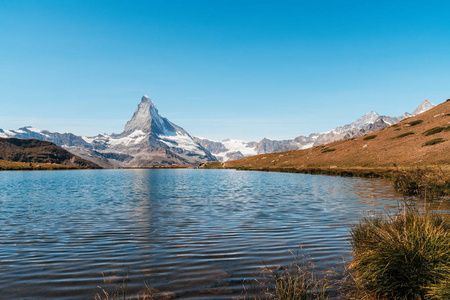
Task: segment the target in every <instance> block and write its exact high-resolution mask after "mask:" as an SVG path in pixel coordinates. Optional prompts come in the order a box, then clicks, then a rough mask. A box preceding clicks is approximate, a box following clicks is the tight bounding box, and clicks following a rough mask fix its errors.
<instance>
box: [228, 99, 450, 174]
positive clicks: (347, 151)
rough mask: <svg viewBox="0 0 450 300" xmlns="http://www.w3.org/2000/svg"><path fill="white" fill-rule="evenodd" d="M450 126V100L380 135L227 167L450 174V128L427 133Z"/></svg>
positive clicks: (264, 156)
mask: <svg viewBox="0 0 450 300" xmlns="http://www.w3.org/2000/svg"><path fill="white" fill-rule="evenodd" d="M449 125H450V102H444V103H442V104H440V105H438V106H436V107H434V108H433V109H431V110H429V111H427V112H425V113H422V114H420V115H417V116H415V117H411V118H408V119H405V120H403V121H401V122H399V123H398V124H395V125H393V126H390V127H386V128H383V129H381V130H378V131H376V132H374V133H371V134H370V135H371V136H374V135H375V136H376V138H371V139H370V138H369V139H368V138H367V136H362V137H357V138H352V139H346V140H341V141H337V142H334V143H330V144H327V145H323V146H318V147H313V148H310V149H305V150H295V151H288V152H282V153H270V154H262V155H255V156H251V157H246V158H243V159H240V160H235V161H230V162H226V163H225V164H224V167H225V168H243V169H253V170H261V169H287V168H295V169H308V168H332V169H348V168H367V169H380V168H381V169H384V168H387V169H392V168H394V169H396V168H397V167H401V168H406V169H408V168H414V167H425V166H426V167H432V168H433V167H434V168H439V169H441V170H443V171H444V172H447V173H448V172H449V171H450V131H449V130H441V131H439V132H436V133H434V134H433V135H431V136H429V135H426V134H429V132H430V130H431V129H433V128H437V127H441V128H448V126H449ZM434 131H437V130H433V132H434ZM411 133H412V134H411ZM436 139H440V140H439V141H440V142H439V143H434V144H433V142H430V141H431V140H436ZM430 143H431V145H430ZM423 145H427V146H423Z"/></svg>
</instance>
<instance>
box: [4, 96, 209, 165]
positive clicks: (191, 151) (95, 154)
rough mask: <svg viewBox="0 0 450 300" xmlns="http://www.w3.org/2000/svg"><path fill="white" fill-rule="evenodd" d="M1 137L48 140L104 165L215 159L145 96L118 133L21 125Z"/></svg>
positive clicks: (195, 162)
mask: <svg viewBox="0 0 450 300" xmlns="http://www.w3.org/2000/svg"><path fill="white" fill-rule="evenodd" d="M0 137H4V138H5V137H15V138H20V139H38V140H43V141H49V142H52V143H55V144H56V145H58V146H61V147H63V148H65V149H67V150H68V151H69V152H71V153H73V154H75V155H78V156H80V157H82V158H85V159H87V160H90V161H92V162H94V163H96V164H98V165H100V166H102V167H104V168H117V167H147V166H154V165H171V164H179V165H197V164H199V163H201V162H206V161H215V160H216V158H215V157H214V156H213V155H211V153H210V152H209V151H208V150H206V149H204V148H203V147H202V146H201V145H199V144H198V143H196V142H195V141H194V140H193V138H192V137H191V136H190V135H189V134H188V133H187V132H186V131H185V130H184V129H183V128H181V127H179V126H177V125H175V124H173V123H172V122H170V121H169V120H167V119H166V118H163V117H161V116H160V115H159V113H158V109H157V108H156V106H155V104H154V103H153V101H152V100H150V98H149V97H148V96H145V95H144V96H143V97H142V99H141V102H140V104H139V105H138V107H137V109H136V112H135V113H134V115H133V117H132V118H131V120H130V121H128V122H127V124H126V125H125V129H124V131H123V132H122V133H120V134H111V135H106V134H105V135H97V136H94V137H85V136H77V135H74V134H72V133H58V132H50V131H48V130H40V129H37V128H33V127H23V128H20V129H18V130H2V129H0Z"/></svg>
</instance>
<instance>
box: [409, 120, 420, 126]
mask: <svg viewBox="0 0 450 300" xmlns="http://www.w3.org/2000/svg"><path fill="white" fill-rule="evenodd" d="M421 123H423V120H415V121H412V122H409V123H408V124H409V126H416V125H419V124H421Z"/></svg>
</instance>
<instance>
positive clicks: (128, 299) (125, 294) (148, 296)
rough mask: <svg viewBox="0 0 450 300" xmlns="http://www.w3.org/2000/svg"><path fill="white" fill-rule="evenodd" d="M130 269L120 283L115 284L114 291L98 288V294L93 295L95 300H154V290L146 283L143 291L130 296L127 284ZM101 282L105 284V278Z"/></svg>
mask: <svg viewBox="0 0 450 300" xmlns="http://www.w3.org/2000/svg"><path fill="white" fill-rule="evenodd" d="M102 274H103V273H102ZM129 275H130V269H129V268H128V269H127V270H126V273H124V275H123V277H122V282H121V283H120V284H119V283H117V284H116V285H115V287H114V289H112V290H109V289H107V288H106V287H101V286H99V287H98V288H99V289H100V292H98V293H96V294H95V295H94V299H95V300H154V299H156V298H157V297H154V293H153V292H154V289H152V288H151V287H150V286H149V285H148V284H147V283H146V284H145V290H143V291H141V292H139V293H137V294H131V293H130V292H129V291H128V282H129V280H130V278H129ZM103 282H104V283H105V284H106V279H105V276H103Z"/></svg>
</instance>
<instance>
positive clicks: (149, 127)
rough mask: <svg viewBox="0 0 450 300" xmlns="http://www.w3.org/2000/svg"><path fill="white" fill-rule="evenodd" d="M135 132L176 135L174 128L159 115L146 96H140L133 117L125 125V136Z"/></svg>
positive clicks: (153, 104)
mask: <svg viewBox="0 0 450 300" xmlns="http://www.w3.org/2000/svg"><path fill="white" fill-rule="evenodd" d="M136 130H141V131H142V132H145V133H154V134H156V135H167V136H172V135H176V132H177V130H176V128H175V127H174V126H173V124H172V123H170V122H169V121H168V120H167V119H166V118H163V117H161V116H160V115H159V112H158V109H157V108H156V105H155V103H153V101H152V100H151V99H150V97H148V96H147V95H144V96H142V98H141V103H139V105H138V107H137V109H136V111H135V113H134V115H133V117H132V118H131V120H130V121H128V122H127V124H126V125H125V130H124V133H125V134H130V133H132V132H135V131H136Z"/></svg>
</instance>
